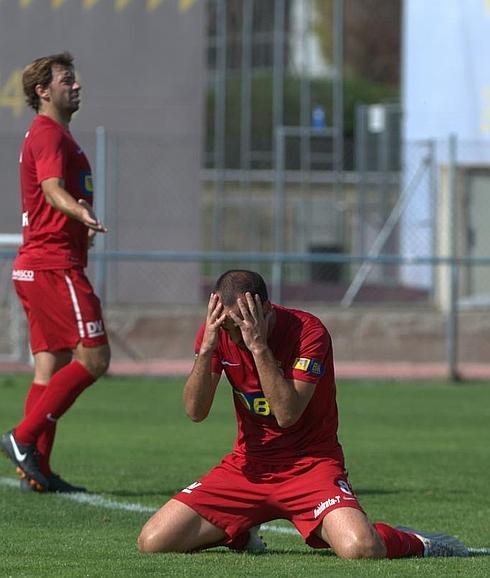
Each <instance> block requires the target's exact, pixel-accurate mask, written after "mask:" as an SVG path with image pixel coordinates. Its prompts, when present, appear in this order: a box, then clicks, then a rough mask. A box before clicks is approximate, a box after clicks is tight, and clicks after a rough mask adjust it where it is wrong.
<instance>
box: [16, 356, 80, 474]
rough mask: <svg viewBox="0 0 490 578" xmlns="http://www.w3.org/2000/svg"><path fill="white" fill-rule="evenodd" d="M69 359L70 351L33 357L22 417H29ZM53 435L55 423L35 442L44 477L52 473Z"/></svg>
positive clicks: (48, 426)
mask: <svg viewBox="0 0 490 578" xmlns="http://www.w3.org/2000/svg"><path fill="white" fill-rule="evenodd" d="M71 358H72V352H71V351H70V350H62V351H55V352H53V353H51V352H49V351H40V352H38V353H37V354H36V355H34V380H33V382H32V384H31V387H30V388H29V391H28V393H27V396H26V400H25V403H24V416H27V415H29V413H30V412H31V411H32V410H33V408H34V407H35V406H36V404H37V403H38V401H39V400H40V398H41V397H42V396H43V394H44V392H45V391H46V387H47V384H48V383H49V380H50V379H51V377H52V376H53V374H54V373H56V372H57V371H59V370H60V369H61V368H62V367H64V366H65V365H67V364H68V363H70V361H71ZM55 435H56V422H49V424H48V425H47V427H46V429H45V430H44V431H43V432H42V433H41V434H40V436H39V437H38V439H37V441H36V448H37V451H38V452H39V466H40V469H41V472H42V473H43V474H44V475H45V476H49V475H50V474H51V473H52V472H51V467H50V463H49V460H50V457H51V451H52V449H53V444H54V439H55Z"/></svg>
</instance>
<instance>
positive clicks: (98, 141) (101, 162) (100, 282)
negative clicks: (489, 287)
mask: <svg viewBox="0 0 490 578" xmlns="http://www.w3.org/2000/svg"><path fill="white" fill-rule="evenodd" d="M94 204H95V212H96V215H97V218H98V219H99V220H100V221H101V222H102V223H104V225H107V222H106V221H107V219H106V217H107V210H106V209H107V138H106V130H105V128H104V127H103V126H98V127H97V128H96V129H95V198H94ZM94 248H95V251H96V253H97V255H98V258H97V259H96V261H95V292H96V293H97V295H98V297H99V299H100V300H101V302H102V304H105V297H106V269H107V263H106V260H105V259H104V258H103V254H104V253H105V252H106V248H107V237H106V235H105V234H104V233H99V234H97V235H96V236H95V247H94Z"/></svg>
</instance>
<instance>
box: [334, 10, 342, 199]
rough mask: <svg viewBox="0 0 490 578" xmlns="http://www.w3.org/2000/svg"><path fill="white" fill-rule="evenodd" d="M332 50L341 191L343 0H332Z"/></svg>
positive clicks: (336, 154)
mask: <svg viewBox="0 0 490 578" xmlns="http://www.w3.org/2000/svg"><path fill="white" fill-rule="evenodd" d="M333 16H334V17H333V26H334V30H333V52H334V64H335V76H334V83H333V126H334V127H335V129H336V137H335V141H334V142H335V161H334V162H335V164H334V170H335V171H336V173H337V179H338V181H337V187H338V190H339V192H340V191H341V178H342V174H341V173H342V170H343V168H344V88H343V82H344V75H343V68H344V10H343V0H335V1H334V14H333Z"/></svg>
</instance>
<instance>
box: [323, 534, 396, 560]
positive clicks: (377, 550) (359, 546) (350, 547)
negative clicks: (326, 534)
mask: <svg viewBox="0 0 490 578" xmlns="http://www.w3.org/2000/svg"><path fill="white" fill-rule="evenodd" d="M333 548H334V550H335V553H336V554H337V556H338V557H339V558H344V559H346V560H358V559H362V558H384V557H385V556H386V547H385V545H384V543H383V541H382V540H381V539H380V538H376V537H375V536H368V535H364V536H359V535H356V534H350V535H347V536H344V537H342V539H341V540H339V541H338V543H337V544H335V546H333Z"/></svg>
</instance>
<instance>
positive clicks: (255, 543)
mask: <svg viewBox="0 0 490 578" xmlns="http://www.w3.org/2000/svg"><path fill="white" fill-rule="evenodd" d="M259 530H260V526H254V527H253V528H250V529H249V531H248V533H249V538H248V542H247V544H246V546H245V548H244V551H245V552H250V553H251V554H262V553H263V552H265V551H266V550H267V544H266V543H265V542H264V540H262V536H259Z"/></svg>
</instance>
